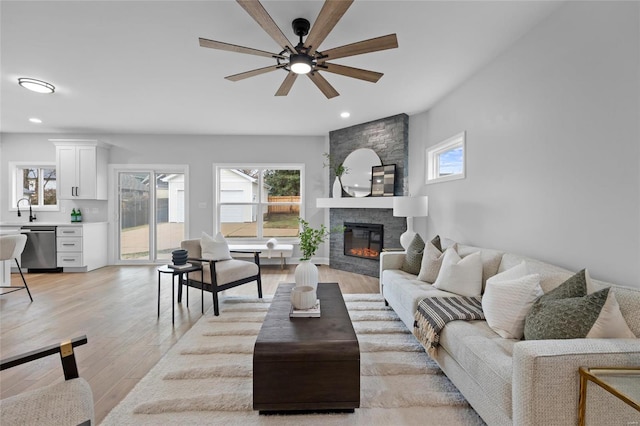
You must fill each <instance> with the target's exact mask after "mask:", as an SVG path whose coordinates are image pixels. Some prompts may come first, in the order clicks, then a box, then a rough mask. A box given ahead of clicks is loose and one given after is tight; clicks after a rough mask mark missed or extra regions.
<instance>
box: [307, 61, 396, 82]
mask: <svg viewBox="0 0 640 426" xmlns="http://www.w3.org/2000/svg"><path fill="white" fill-rule="evenodd" d="M325 67H326V68H325ZM317 69H318V70H319V71H327V72H332V73H334V74H340V75H345V76H347V77H353V78H358V79H360V80H365V81H370V82H372V83H377V82H378V80H380V77H382V76H383V75H384V74H382V73H381V72H375V71H369V70H363V69H360V68H353V67H347V66H344V65H338V64H330V63H328V62H325V63H323V64H322V66H321V67H318V68H317Z"/></svg>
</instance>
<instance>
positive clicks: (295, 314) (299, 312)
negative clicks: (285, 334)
mask: <svg viewBox="0 0 640 426" xmlns="http://www.w3.org/2000/svg"><path fill="white" fill-rule="evenodd" d="M319 317H320V299H318V300H316V304H315V306H313V307H312V308H311V309H296V308H294V307H293V304H291V311H290V312H289V318H319Z"/></svg>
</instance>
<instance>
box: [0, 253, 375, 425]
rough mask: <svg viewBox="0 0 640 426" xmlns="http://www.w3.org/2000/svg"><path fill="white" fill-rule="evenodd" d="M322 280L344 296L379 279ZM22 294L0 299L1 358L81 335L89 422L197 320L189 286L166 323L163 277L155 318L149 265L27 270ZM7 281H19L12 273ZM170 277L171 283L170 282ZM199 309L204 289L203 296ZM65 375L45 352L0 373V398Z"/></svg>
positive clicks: (279, 274) (334, 275)
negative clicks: (337, 287) (66, 270)
mask: <svg viewBox="0 0 640 426" xmlns="http://www.w3.org/2000/svg"><path fill="white" fill-rule="evenodd" d="M293 271H294V266H289V267H287V268H285V269H284V270H281V269H280V267H279V266H263V268H262V281H263V284H262V288H263V292H264V294H274V293H275V290H276V287H277V286H278V284H279V283H281V282H293ZM319 271H320V281H321V282H338V283H340V288H341V289H342V292H343V293H377V292H378V279H377V278H373V277H367V276H363V275H358V274H352V273H349V272H343V271H338V270H334V269H330V268H329V267H327V266H321V267H320V268H319ZM25 276H26V279H27V283H28V285H29V289H30V290H31V294H32V295H33V300H34V301H33V303H30V301H29V297H28V295H27V293H26V291H23V290H21V291H17V292H15V293H11V294H8V295H4V296H2V297H0V357H1V358H2V359H5V358H7V357H10V356H14V355H18V354H21V353H24V352H28V351H30V350H33V349H37V348H39V347H42V346H47V345H51V344H56V343H59V342H61V341H64V340H68V339H70V338H73V337H77V336H81V335H85V334H86V335H87V338H88V341H89V343H88V344H86V345H84V346H80V347H78V348H76V350H75V352H76V360H77V362H78V368H79V372H80V376H81V377H84V378H85V379H86V380H87V381H88V382H89V384H90V385H91V389H92V391H93V398H94V402H95V415H96V422H97V423H100V422H101V421H102V420H103V419H104V417H105V416H106V415H107V413H108V412H109V411H110V410H111V409H112V408H113V407H115V406H116V405H117V404H118V402H120V400H122V399H123V398H124V397H125V396H126V395H127V393H128V392H129V391H130V390H131V389H132V388H133V387H134V386H135V385H136V383H137V382H138V381H139V380H140V379H141V378H142V377H143V376H144V375H145V374H146V373H147V372H148V371H149V370H150V369H151V367H153V366H154V365H155V364H156V363H157V362H158V360H159V359H160V358H161V357H162V356H163V355H164V354H165V353H166V352H167V350H168V349H169V348H171V346H173V344H174V343H176V342H177V341H178V340H179V339H180V337H182V335H183V334H184V333H185V332H187V331H188V330H189V329H190V328H191V326H192V325H193V324H194V323H195V322H196V321H197V320H198V319H200V318H201V316H202V314H201V313H200V291H199V290H196V289H191V290H190V293H189V296H190V297H189V302H190V304H189V308H187V307H186V304H185V300H184V298H183V301H182V304H177V305H176V313H175V315H176V316H175V325H174V326H172V324H171V292H170V291H169V288H170V285H169V283H170V278H169V276H168V275H164V274H163V277H162V283H163V284H162V287H161V288H162V297H161V302H160V303H161V305H160V309H161V310H160V318H157V307H158V305H157V285H158V284H157V282H158V281H157V279H158V275H157V272H156V267H154V266H108V267H105V268H101V269H97V270H95V271H92V272H88V273H75V274H74V273H58V274H26V275H25ZM12 280H13V284H14V285H18V283H21V281H20V276H19V275H18V274H13V276H12ZM176 281H177V280H176ZM226 293H227V294H251V295H256V296H257V290H256V285H255V284H253V283H249V284H245V285H242V286H240V287H236V288H234V289H231V290H227V292H226ZM204 301H205V305H204V309H205V314H206V315H212V314H211V313H208V314H207V310H208V309H209V308H210V307H211V304H212V300H211V293H205V299H204ZM62 380H64V377H63V374H62V368H61V365H60V358H59V357H58V356H50V357H47V358H44V359H41V360H38V361H34V362H31V363H28V364H26V365H22V366H18V367H14V368H11V369H9V370H5V371H2V372H1V373H0V397H1V398H6V397H8V396H12V395H15V394H18V393H20V392H23V391H25V390H30V389H36V388H40V387H42V386H45V385H48V384H51V383H57V382H61V381H62Z"/></svg>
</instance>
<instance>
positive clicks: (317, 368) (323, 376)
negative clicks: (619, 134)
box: [253, 283, 360, 414]
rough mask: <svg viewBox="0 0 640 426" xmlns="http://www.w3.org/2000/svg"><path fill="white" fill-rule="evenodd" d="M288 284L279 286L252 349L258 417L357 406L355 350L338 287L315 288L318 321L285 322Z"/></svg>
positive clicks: (357, 360)
mask: <svg viewBox="0 0 640 426" xmlns="http://www.w3.org/2000/svg"><path fill="white" fill-rule="evenodd" d="M293 286H294V285H293V284H280V285H279V286H278V289H277V291H276V294H275V295H274V297H273V302H272V303H271V307H270V308H269V312H268V313H267V316H266V318H265V320H264V323H263V324H262V328H261V329H260V334H258V338H257V340H256V344H255V347H254V350H253V409H254V410H259V411H260V414H267V413H273V412H296V411H348V412H353V411H354V409H355V408H358V407H360V347H359V345H358V338H357V337H356V333H355V331H354V330H353V325H352V324H351V318H349V313H348V312H347V307H346V306H345V304H344V299H343V298H342V293H341V292H340V287H339V286H338V284H337V283H320V284H318V298H319V299H320V311H321V316H320V318H289V311H290V309H291V300H290V297H291V289H292V288H293Z"/></svg>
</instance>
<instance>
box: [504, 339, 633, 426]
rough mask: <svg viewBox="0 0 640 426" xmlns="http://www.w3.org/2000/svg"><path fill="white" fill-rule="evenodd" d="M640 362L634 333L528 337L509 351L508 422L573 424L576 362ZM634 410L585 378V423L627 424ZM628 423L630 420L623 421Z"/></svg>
mask: <svg viewBox="0 0 640 426" xmlns="http://www.w3.org/2000/svg"><path fill="white" fill-rule="evenodd" d="M638 365H640V340H639V339H567V340H530V341H522V342H518V343H516V345H515V346H514V351H513V388H512V401H513V424H514V425H555V424H560V423H563V424H577V422H578V400H579V390H580V375H579V373H578V368H579V367H624V366H638ZM637 420H638V412H637V411H635V410H634V409H633V408H631V407H630V406H628V405H626V404H624V403H623V402H622V401H620V400H618V399H617V398H616V397H614V396H613V395H610V394H608V393H606V391H604V390H602V389H601V388H599V387H598V386H597V385H594V384H593V383H590V384H589V388H588V392H587V424H611V423H610V422H612V421H613V422H614V423H615V424H627V423H626V422H632V421H637ZM628 424H633V423H628Z"/></svg>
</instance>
